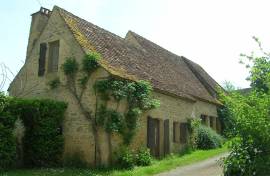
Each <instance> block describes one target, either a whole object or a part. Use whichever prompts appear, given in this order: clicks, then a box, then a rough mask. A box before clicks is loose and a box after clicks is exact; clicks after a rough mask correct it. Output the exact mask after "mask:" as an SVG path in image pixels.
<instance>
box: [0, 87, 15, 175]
mask: <svg viewBox="0 0 270 176" xmlns="http://www.w3.org/2000/svg"><path fill="white" fill-rule="evenodd" d="M6 106H8V98H7V97H6V96H4V94H2V93H1V92H0V171H1V170H3V169H8V168H11V167H13V166H14V165H15V161H16V141H15V137H14V135H13V130H14V123H15V121H16V118H15V117H14V116H11V115H10V114H9V113H8V112H7V111H6V110H5V108H6Z"/></svg>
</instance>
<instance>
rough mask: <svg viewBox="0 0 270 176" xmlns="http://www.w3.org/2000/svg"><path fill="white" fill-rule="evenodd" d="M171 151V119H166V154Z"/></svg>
mask: <svg viewBox="0 0 270 176" xmlns="http://www.w3.org/2000/svg"><path fill="white" fill-rule="evenodd" d="M169 153H170V121H169V119H167V120H165V121H164V155H167V154H169Z"/></svg>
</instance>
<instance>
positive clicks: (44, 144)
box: [0, 94, 67, 169]
mask: <svg viewBox="0 0 270 176" xmlns="http://www.w3.org/2000/svg"><path fill="white" fill-rule="evenodd" d="M0 101H1V103H0V104H1V108H0V110H1V111H0V158H1V159H0V168H1V169H6V168H10V167H12V166H15V164H16V160H20V159H23V163H24V166H28V167H37V166H38V167H41V166H42V167H48V166H61V165H62V152H63V136H62V120H63V116H64V112H65V109H66V107H67V105H66V104H65V103H62V102H56V101H52V100H30V99H28V100H26V99H19V98H11V97H6V96H4V95H3V94H0ZM17 119H21V120H22V122H23V125H24V128H25V133H24V137H23V154H21V153H16V140H15V136H14V134H13V131H14V123H15V121H16V120H17ZM17 147H18V146H17ZM21 155H22V156H23V158H18V157H17V156H21Z"/></svg>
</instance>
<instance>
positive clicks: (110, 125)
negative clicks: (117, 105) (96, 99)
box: [97, 106, 124, 133]
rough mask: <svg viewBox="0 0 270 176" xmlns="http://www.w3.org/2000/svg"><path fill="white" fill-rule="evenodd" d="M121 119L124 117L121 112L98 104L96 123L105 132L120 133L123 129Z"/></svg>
mask: <svg viewBox="0 0 270 176" xmlns="http://www.w3.org/2000/svg"><path fill="white" fill-rule="evenodd" d="M123 120H124V117H123V115H122V114H121V113H119V112H117V111H115V110H112V109H106V107H105V106H100V108H99V111H98V115H97V123H98V124H99V125H100V126H102V127H103V128H104V129H105V130H106V132H109V133H112V132H118V133H120V132H121V131H123V125H124V124H123Z"/></svg>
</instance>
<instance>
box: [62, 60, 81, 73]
mask: <svg viewBox="0 0 270 176" xmlns="http://www.w3.org/2000/svg"><path fill="white" fill-rule="evenodd" d="M62 69H63V71H64V73H65V75H67V76H74V75H75V74H76V72H77V71H78V69H79V64H78V62H77V61H76V59H75V58H73V57H69V58H66V61H65V62H64V63H63V65H62Z"/></svg>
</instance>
